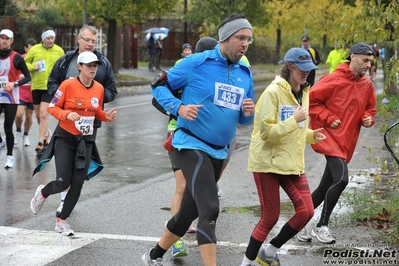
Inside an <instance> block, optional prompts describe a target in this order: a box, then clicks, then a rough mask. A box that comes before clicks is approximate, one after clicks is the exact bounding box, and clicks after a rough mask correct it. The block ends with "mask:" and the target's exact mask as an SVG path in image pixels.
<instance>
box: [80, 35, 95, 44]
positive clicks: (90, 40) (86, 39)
mask: <svg viewBox="0 0 399 266" xmlns="http://www.w3.org/2000/svg"><path fill="white" fill-rule="evenodd" d="M79 37H80V38H81V39H82V40H83V41H85V42H87V43H89V42H90V43H91V44H97V40H93V39H89V38H84V37H82V36H80V35H79Z"/></svg>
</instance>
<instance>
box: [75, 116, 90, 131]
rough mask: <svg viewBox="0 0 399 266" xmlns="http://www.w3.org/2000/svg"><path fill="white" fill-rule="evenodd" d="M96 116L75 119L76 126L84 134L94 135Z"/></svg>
mask: <svg viewBox="0 0 399 266" xmlns="http://www.w3.org/2000/svg"><path fill="white" fill-rule="evenodd" d="M93 126H94V116H82V117H81V118H80V119H79V121H75V127H76V128H77V129H78V130H79V131H80V132H81V133H82V135H93Z"/></svg>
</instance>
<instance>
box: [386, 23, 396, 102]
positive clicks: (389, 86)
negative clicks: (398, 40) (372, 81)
mask: <svg viewBox="0 0 399 266" xmlns="http://www.w3.org/2000/svg"><path fill="white" fill-rule="evenodd" d="M385 29H386V30H388V31H389V32H390V35H389V39H388V41H389V43H393V42H394V40H395V37H394V33H395V29H394V27H393V25H392V23H390V22H388V23H387V24H386V25H385ZM393 56H395V52H394V50H393V49H392V48H391V47H390V46H389V47H385V60H384V61H385V62H386V63H385V66H384V67H386V69H387V70H388V71H390V72H391V73H390V74H388V75H384V90H385V93H386V94H387V95H388V96H396V95H397V94H398V86H397V85H396V67H395V65H396V64H395V63H394V61H395V60H390V59H391V58H392V57H393ZM386 74H387V73H386Z"/></svg>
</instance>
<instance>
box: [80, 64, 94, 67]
mask: <svg viewBox="0 0 399 266" xmlns="http://www.w3.org/2000/svg"><path fill="white" fill-rule="evenodd" d="M83 65H85V66H87V67H98V65H97V64H83Z"/></svg>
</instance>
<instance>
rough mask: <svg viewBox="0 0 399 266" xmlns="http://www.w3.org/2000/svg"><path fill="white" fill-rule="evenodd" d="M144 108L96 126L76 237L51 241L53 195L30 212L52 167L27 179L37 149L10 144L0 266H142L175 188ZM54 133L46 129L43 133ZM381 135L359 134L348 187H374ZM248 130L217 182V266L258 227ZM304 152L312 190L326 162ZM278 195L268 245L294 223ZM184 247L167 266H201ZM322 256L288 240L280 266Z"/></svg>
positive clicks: (128, 106)
mask: <svg viewBox="0 0 399 266" xmlns="http://www.w3.org/2000/svg"><path fill="white" fill-rule="evenodd" d="M150 99H151V96H150V95H148V94H143V95H137V96H134V97H130V96H129V97H118V98H117V99H116V100H115V101H114V102H112V103H110V104H107V106H106V109H107V108H111V107H116V108H117V109H118V120H117V121H115V122H114V123H110V124H108V123H103V127H102V128H101V129H100V130H99V131H98V138H97V143H98V146H99V150H100V153H101V155H102V160H103V162H104V164H105V166H106V168H105V170H104V172H103V173H102V174H101V175H100V176H99V177H97V178H95V179H94V180H92V181H90V182H86V183H85V185H84V188H83V191H82V196H81V198H80V200H79V202H78V204H77V206H76V208H75V210H74V211H73V213H72V215H71V217H70V224H71V226H72V228H73V229H74V230H75V232H76V236H75V237H74V238H68V237H63V236H61V235H59V234H57V233H55V232H53V229H54V224H55V216H54V215H55V210H56V208H57V206H58V203H59V196H58V195H54V196H51V197H50V198H49V199H48V200H47V201H46V203H45V205H44V207H43V209H42V211H41V213H40V214H39V215H34V214H32V213H31V212H30V209H29V202H30V199H31V198H32V196H33V194H34V191H35V189H36V187H37V185H39V184H45V183H47V182H49V181H50V180H53V178H54V166H53V163H52V162H51V163H50V164H49V165H48V166H47V168H46V169H45V171H43V172H42V173H39V174H37V175H36V176H34V177H32V176H31V173H32V170H33V168H34V166H35V164H36V160H35V158H34V154H35V152H34V147H33V146H31V147H28V148H23V147H22V146H21V143H20V144H18V145H17V147H16V148H15V149H14V150H15V153H14V156H15V161H16V164H15V168H14V169H12V170H8V171H7V170H5V169H3V168H1V169H3V170H0V189H1V190H0V191H1V193H0V217H1V218H0V265H141V263H140V257H141V255H142V254H143V253H144V252H145V251H146V250H148V249H149V248H151V247H152V246H153V245H154V244H155V243H156V241H157V239H158V238H159V237H160V236H161V234H162V230H163V223H164V221H166V220H167V219H168V218H169V206H170V201H171V198H172V195H173V189H174V178H173V174H172V172H171V170H170V166H169V159H168V157H167V155H166V152H165V150H164V149H163V147H162V143H163V141H164V139H165V135H166V132H165V131H166V130H165V128H166V124H167V120H166V117H165V116H163V115H162V114H160V113H159V112H158V111H156V110H155V109H154V108H153V107H152V105H151V104H150ZM35 123H36V122H35ZM35 123H34V126H33V128H32V130H31V142H32V144H33V143H35V140H36V139H35V138H36V137H37V125H36V124H35ZM54 127H55V121H54V120H52V122H51V124H50V128H54ZM378 128H379V127H378V126H377V127H375V129H372V130H363V131H362V134H361V139H360V140H359V145H358V148H357V150H356V155H355V158H354V160H353V161H352V162H351V164H350V168H351V175H352V178H351V184H352V186H364V185H365V184H367V183H369V182H371V181H372V178H371V177H370V176H369V175H368V173H369V172H370V171H372V170H375V168H376V167H378V166H376V165H375V164H374V163H373V162H370V160H368V159H367V158H368V157H370V156H372V157H374V158H378V159H380V160H381V159H383V158H384V156H386V151H384V150H383V149H382V146H383V142H382V138H381V134H380V133H379V132H378ZM251 129H252V127H251V126H249V127H242V128H239V129H238V143H239V145H238V149H237V150H236V151H235V153H234V154H233V157H232V159H231V162H230V164H229V166H228V167H227V169H226V171H225V174H224V175H223V177H222V180H221V181H220V188H221V189H222V190H223V196H222V198H221V200H220V209H221V212H220V215H219V219H218V226H217V236H218V241H219V242H218V265H221V266H230V265H239V263H240V262H241V260H242V256H243V253H244V251H245V245H246V244H247V241H248V239H249V236H250V234H251V232H252V229H253V228H254V226H255V224H256V223H257V221H258V219H259V213H260V212H259V207H258V206H259V203H258V199H257V193H256V189H255V185H254V184H253V180H252V176H251V174H250V173H248V172H247V171H246V162H247V152H248V150H247V149H248V146H247V144H248V143H249V138H250V132H251ZM3 152H4V151H3ZM306 153H307V154H306V164H307V176H308V178H309V183H310V187H311V190H313V189H314V188H315V187H316V186H317V184H318V181H319V178H320V176H321V174H322V172H323V170H324V158H323V157H322V156H320V155H319V154H316V153H314V152H313V151H312V150H311V149H310V148H309V149H307V151H306ZM4 155H5V154H4V153H3V154H2V156H1V158H2V159H3V157H4ZM2 163H3V162H2V161H1V162H0V165H2ZM377 171H378V169H377ZM359 173H363V174H362V175H359ZM281 195H282V196H281V200H282V206H283V207H282V214H281V217H280V220H279V222H278V224H277V226H276V227H275V228H274V229H273V230H272V232H271V233H270V235H269V237H268V240H270V239H271V238H272V237H273V236H275V234H276V233H277V232H278V230H279V228H280V227H281V225H282V224H283V223H284V222H285V221H286V220H287V219H288V218H289V217H290V215H292V205H291V204H290V203H289V201H288V199H287V197H286V195H285V194H284V192H282V193H281ZM336 211H340V210H336ZM344 211H345V210H344ZM333 224H334V227H333V233H334V235H335V236H336V237H337V240H338V241H339V243H340V244H352V245H353V244H354V245H355V246H356V247H364V246H367V245H369V244H370V243H374V242H373V240H372V239H371V236H370V235H368V234H367V233H366V231H365V230H361V229H360V230H359V228H352V227H349V228H345V226H344V225H343V224H340V222H336V223H333ZM359 236H361V237H359ZM185 241H186V244H187V248H188V252H189V256H188V257H187V258H182V259H174V260H172V259H171V258H170V255H169V252H168V253H167V254H166V255H165V261H166V262H165V264H164V265H185V266H191V265H192V266H194V265H195V266H197V265H202V262H201V258H200V255H199V251H198V247H197V246H196V241H195V234H187V235H186V236H185ZM265 243H267V241H266V242H265ZM327 248H331V246H328V245H323V244H320V243H318V242H317V241H316V240H313V242H310V243H299V242H297V241H296V240H295V239H292V240H290V241H289V242H288V243H287V244H286V245H284V246H283V248H282V249H281V250H280V251H279V254H280V259H281V263H282V265H311V266H319V265H327V264H323V256H322V254H323V252H324V251H325V250H326V249H327ZM254 265H255V263H254ZM358 265H359V264H358ZM365 265H373V264H365ZM385 265H396V264H385Z"/></svg>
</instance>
